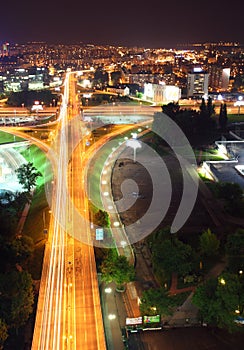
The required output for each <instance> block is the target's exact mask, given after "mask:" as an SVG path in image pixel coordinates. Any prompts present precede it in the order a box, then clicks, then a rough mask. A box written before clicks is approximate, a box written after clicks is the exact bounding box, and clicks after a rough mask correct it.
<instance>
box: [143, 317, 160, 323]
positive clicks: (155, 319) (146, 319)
mask: <svg viewBox="0 0 244 350" xmlns="http://www.w3.org/2000/svg"><path fill="white" fill-rule="evenodd" d="M143 323H144V324H151V323H160V315H155V316H143Z"/></svg>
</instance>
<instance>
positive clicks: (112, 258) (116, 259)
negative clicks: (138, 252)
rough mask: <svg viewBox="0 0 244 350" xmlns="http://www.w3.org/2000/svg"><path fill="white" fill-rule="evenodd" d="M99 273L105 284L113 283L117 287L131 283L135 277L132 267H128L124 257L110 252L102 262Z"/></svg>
mask: <svg viewBox="0 0 244 350" xmlns="http://www.w3.org/2000/svg"><path fill="white" fill-rule="evenodd" d="M101 272H102V279H103V281H105V282H106V283H110V282H115V283H116V285H117V286H119V287H121V286H122V285H123V284H125V283H128V282H130V281H132V280H133V279H134V277H135V271H134V267H133V265H130V263H129V261H128V260H127V258H126V257H125V256H124V255H117V253H115V252H114V251H112V250H110V251H109V253H108V255H107V257H106V258H105V259H104V261H103V262H102V264H101Z"/></svg>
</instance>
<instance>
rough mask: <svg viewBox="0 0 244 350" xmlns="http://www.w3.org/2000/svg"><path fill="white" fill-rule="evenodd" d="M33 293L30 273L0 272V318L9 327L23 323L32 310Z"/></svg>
mask: <svg viewBox="0 0 244 350" xmlns="http://www.w3.org/2000/svg"><path fill="white" fill-rule="evenodd" d="M33 303H34V293H33V286H32V279H31V275H30V274H29V273H28V272H26V271H21V272H20V271H17V270H13V271H10V272H8V273H4V274H0V318H2V319H4V320H5V321H6V323H7V325H8V326H9V327H11V328H19V327H21V326H22V325H24V324H25V322H26V321H27V320H28V318H29V316H30V314H31V313H32V311H33V308H32V306H33Z"/></svg>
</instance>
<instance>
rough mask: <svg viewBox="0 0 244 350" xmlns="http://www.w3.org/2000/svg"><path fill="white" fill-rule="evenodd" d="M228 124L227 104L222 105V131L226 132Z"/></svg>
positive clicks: (220, 118)
mask: <svg viewBox="0 0 244 350" xmlns="http://www.w3.org/2000/svg"><path fill="white" fill-rule="evenodd" d="M227 122H228V117H227V108H226V103H224V104H221V106H220V111H219V126H220V129H221V130H222V131H224V130H226V126H227Z"/></svg>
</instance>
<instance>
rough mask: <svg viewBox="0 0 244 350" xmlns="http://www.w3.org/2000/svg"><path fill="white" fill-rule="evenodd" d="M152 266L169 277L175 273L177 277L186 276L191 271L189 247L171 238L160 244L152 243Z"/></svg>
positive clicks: (191, 253)
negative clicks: (161, 270)
mask: <svg viewBox="0 0 244 350" xmlns="http://www.w3.org/2000/svg"><path fill="white" fill-rule="evenodd" d="M152 251H153V254H152V258H153V266H154V267H155V268H156V269H158V267H159V268H161V269H163V270H164V272H165V273H167V274H168V275H171V274H172V273H173V272H176V273H177V274H178V275H179V276H184V275H187V274H188V273H189V272H190V271H191V270H192V260H193V251H192V248H191V246H189V245H188V244H185V243H183V242H181V241H180V240H179V239H177V238H175V237H172V239H166V240H164V241H162V242H159V241H158V242H154V244H153V246H152Z"/></svg>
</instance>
